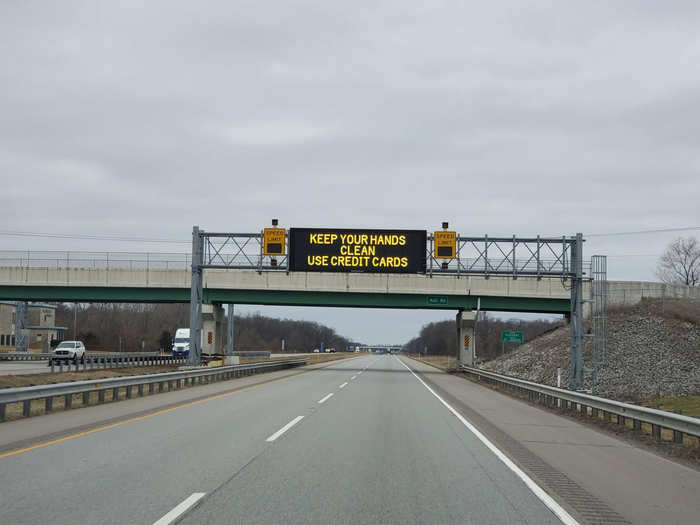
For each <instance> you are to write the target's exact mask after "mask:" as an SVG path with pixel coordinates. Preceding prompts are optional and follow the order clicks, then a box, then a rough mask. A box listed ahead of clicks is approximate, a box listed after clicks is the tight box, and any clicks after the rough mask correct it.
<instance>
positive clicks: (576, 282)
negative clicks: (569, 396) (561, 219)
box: [569, 233, 583, 390]
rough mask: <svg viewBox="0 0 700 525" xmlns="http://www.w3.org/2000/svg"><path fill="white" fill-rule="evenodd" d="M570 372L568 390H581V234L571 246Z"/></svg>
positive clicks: (577, 235)
mask: <svg viewBox="0 0 700 525" xmlns="http://www.w3.org/2000/svg"><path fill="white" fill-rule="evenodd" d="M571 271H572V277H571V319H570V329H571V372H570V374H569V388H570V389H571V390H581V389H582V388H583V234H581V233H577V234H576V242H575V243H574V244H572V245H571Z"/></svg>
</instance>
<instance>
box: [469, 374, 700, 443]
mask: <svg viewBox="0 0 700 525" xmlns="http://www.w3.org/2000/svg"><path fill="white" fill-rule="evenodd" d="M460 369H461V370H462V371H463V372H465V373H467V374H470V375H472V376H474V377H476V378H477V379H479V380H480V381H484V382H487V383H491V384H498V385H500V386H503V387H506V388H507V389H510V390H515V391H517V392H518V393H520V394H526V395H527V396H528V398H529V399H530V400H531V401H534V402H539V403H541V404H544V405H547V406H550V407H561V408H564V409H568V410H576V411H578V412H580V413H582V414H585V415H589V409H590V415H591V416H592V417H596V418H597V417H599V412H600V413H602V415H603V418H604V419H605V420H606V421H611V418H610V416H611V415H612V414H614V415H615V416H616V417H617V423H618V424H621V425H624V424H626V420H627V419H630V420H632V422H633V427H634V429H635V430H641V425H642V423H646V424H648V425H651V433H652V436H653V437H654V438H655V439H657V440H660V439H661V429H662V428H665V429H668V430H672V431H673V441H674V442H676V443H682V442H683V434H688V435H691V436H695V437H697V438H699V439H700V419H698V418H694V417H689V416H683V415H680V414H674V413H673V412H666V411H664V410H656V409H653V408H647V407H642V406H637V405H632V404H630V403H622V402H620V401H613V400H612V399H606V398H604V397H598V396H593V395H590V394H584V393H581V392H575V391H572V390H565V389H563V388H557V387H553V386H547V385H541V384H539V383H534V382H532V381H526V380H524V379H518V378H516V377H510V376H506V375H502V374H497V373H495V372H489V371H488V370H482V369H479V368H473V367H470V366H466V365H461V366H460Z"/></svg>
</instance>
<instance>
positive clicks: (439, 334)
mask: <svg viewBox="0 0 700 525" xmlns="http://www.w3.org/2000/svg"><path fill="white" fill-rule="evenodd" d="M561 324H562V321H561V320H547V319H537V320H534V321H523V320H521V319H505V320H504V319H498V318H495V317H493V316H492V315H489V314H488V313H486V312H482V313H481V314H480V316H479V321H478V322H477V324H476V334H475V337H476V355H477V357H478V358H480V359H482V360H485V361H488V360H490V359H495V358H496V357H498V356H500V355H501V353H502V352H505V353H507V352H510V351H512V350H514V349H515V348H516V347H517V346H518V345H517V344H515V343H505V344H503V343H502V342H501V332H502V331H504V330H516V331H520V332H522V333H523V338H524V341H525V342H527V341H530V340H531V339H534V338H535V337H538V336H540V335H542V334H544V333H546V332H549V331H551V330H553V329H555V328H557V327H558V326H561ZM405 349H406V351H408V352H410V353H414V354H418V353H420V354H422V353H424V352H426V351H427V354H428V355H457V323H456V321H438V322H434V323H428V324H426V325H424V326H423V327H422V328H421V330H420V333H419V335H418V337H415V338H413V339H411V340H410V341H409V342H408V343H407V344H406V346H405Z"/></svg>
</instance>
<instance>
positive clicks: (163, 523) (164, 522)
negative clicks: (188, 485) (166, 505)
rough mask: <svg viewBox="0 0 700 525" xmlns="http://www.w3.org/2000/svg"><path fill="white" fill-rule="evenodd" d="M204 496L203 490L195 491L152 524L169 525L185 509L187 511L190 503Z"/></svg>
mask: <svg viewBox="0 0 700 525" xmlns="http://www.w3.org/2000/svg"><path fill="white" fill-rule="evenodd" d="M204 496H206V493H205V492H195V493H194V494H192V495H191V496H190V497H189V498H187V499H186V500H185V501H183V502H182V503H180V504H179V505H178V506H177V507H175V508H174V509H173V510H171V511H170V512H168V513H167V514H166V515H165V516H163V517H162V518H161V519H159V520H158V521H156V522H155V523H154V524H153V525H169V524H170V523H172V522H174V521H175V520H176V519H177V518H179V517H180V516H182V515H183V514H184V513H185V511H187V509H189V508H190V507H192V505H194V504H195V503H197V502H198V501H199V500H200V499H202V498H203V497H204Z"/></svg>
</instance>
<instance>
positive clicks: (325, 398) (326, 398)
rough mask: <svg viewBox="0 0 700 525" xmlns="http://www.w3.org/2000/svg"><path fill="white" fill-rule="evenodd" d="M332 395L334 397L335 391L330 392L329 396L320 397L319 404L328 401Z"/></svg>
mask: <svg viewBox="0 0 700 525" xmlns="http://www.w3.org/2000/svg"><path fill="white" fill-rule="evenodd" d="M331 397H333V392H331V393H330V394H328V395H327V396H324V397H323V398H322V399H319V400H318V404H319V405H322V404H323V403H325V402H326V401H328V400H329V399H330V398H331Z"/></svg>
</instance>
